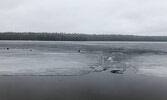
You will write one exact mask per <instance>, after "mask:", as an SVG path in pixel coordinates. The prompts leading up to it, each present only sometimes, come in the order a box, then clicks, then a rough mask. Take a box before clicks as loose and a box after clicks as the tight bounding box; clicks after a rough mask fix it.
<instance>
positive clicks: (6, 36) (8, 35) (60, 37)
mask: <svg viewBox="0 0 167 100" xmlns="http://www.w3.org/2000/svg"><path fill="white" fill-rule="evenodd" d="M0 40H40V41H167V36H135V35H113V34H112V35H105V34H100V35H98V34H77V33H46V32H43V33H35V32H1V33H0Z"/></svg>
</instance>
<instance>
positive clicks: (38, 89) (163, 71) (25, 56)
mask: <svg viewBox="0 0 167 100" xmlns="http://www.w3.org/2000/svg"><path fill="white" fill-rule="evenodd" d="M166 93H167V43H166V42H97V41H92V42H79V41H76V42H71V41H66V42H60V41H56V42H54V41H47V42H45V41H0V99H2V100H11V99H12V98H13V99H12V100H18V99H22V100H53V99H54V100H55V99H59V100H67V98H68V99H72V100H111V99H114V100H123V99H126V100H167V95H166ZM20 95H21V96H20Z"/></svg>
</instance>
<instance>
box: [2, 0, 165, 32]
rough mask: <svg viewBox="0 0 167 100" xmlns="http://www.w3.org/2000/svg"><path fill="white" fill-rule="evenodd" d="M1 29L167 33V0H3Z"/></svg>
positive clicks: (4, 30) (15, 30)
mask: <svg viewBox="0 0 167 100" xmlns="http://www.w3.org/2000/svg"><path fill="white" fill-rule="evenodd" d="M0 31H1V32H6V31H14V32H23V31H26V32H28V31H31V32H77V33H96V34H106V33H107V34H110V33H116V34H132V35H167V1H166V0H0Z"/></svg>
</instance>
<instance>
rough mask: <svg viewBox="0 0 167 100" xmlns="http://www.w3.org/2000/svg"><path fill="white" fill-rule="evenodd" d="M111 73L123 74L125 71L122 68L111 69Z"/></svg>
mask: <svg viewBox="0 0 167 100" xmlns="http://www.w3.org/2000/svg"><path fill="white" fill-rule="evenodd" d="M111 73H115V74H123V71H122V70H111Z"/></svg>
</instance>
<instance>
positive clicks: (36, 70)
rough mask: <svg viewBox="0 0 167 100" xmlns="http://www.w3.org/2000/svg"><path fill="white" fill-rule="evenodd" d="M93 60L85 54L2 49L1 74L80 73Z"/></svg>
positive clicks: (0, 58) (85, 69)
mask: <svg viewBox="0 0 167 100" xmlns="http://www.w3.org/2000/svg"><path fill="white" fill-rule="evenodd" d="M91 63H93V60H92V59H91V58H89V57H88V56H87V55H85V54H80V53H68V52H63V53H62V52H39V51H33V52H30V51H28V50H20V49H15V50H10V51H6V52H4V51H1V56H0V75H80V74H84V73H85V72H87V71H88V70H89V64H91Z"/></svg>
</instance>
